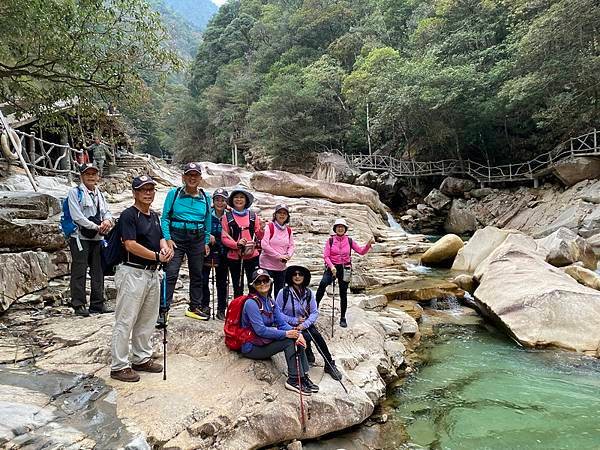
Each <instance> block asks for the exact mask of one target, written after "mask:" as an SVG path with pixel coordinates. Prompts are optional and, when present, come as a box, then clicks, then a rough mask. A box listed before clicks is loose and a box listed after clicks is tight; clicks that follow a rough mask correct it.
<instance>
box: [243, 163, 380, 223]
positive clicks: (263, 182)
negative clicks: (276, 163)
mask: <svg viewBox="0 0 600 450" xmlns="http://www.w3.org/2000/svg"><path fill="white" fill-rule="evenodd" d="M250 182H251V184H252V188H254V189H256V190H257V191H262V192H268V193H270V194H274V195H281V196H285V197H317V198H326V199H328V200H330V201H332V202H335V203H360V204H363V205H367V206H368V207H370V208H371V209H372V210H373V211H376V212H378V213H379V214H381V215H382V217H386V216H387V211H386V209H385V206H384V205H383V203H381V200H379V195H378V194H377V192H376V191H374V190H373V189H369V188H366V187H363V186H352V185H350V184H344V183H327V182H325V181H319V180H314V179H312V178H309V177H305V176H304V175H294V174H291V173H289V172H281V171H278V170H269V171H263V172H255V173H253V174H252V176H251V178H250Z"/></svg>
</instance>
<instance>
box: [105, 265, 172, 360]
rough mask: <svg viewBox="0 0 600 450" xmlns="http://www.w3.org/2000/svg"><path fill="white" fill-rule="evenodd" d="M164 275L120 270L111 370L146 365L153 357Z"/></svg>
mask: <svg viewBox="0 0 600 450" xmlns="http://www.w3.org/2000/svg"><path fill="white" fill-rule="evenodd" d="M161 280H162V272H160V271H159V270H154V271H152V270H144V269H137V268H135V267H130V266H125V265H123V264H121V265H119V266H118V267H117V270H116V273H115V284H116V286H117V305H116V309H115V327H114V329H113V335H112V345H111V354H112V365H111V370H121V369H125V368H127V367H129V366H130V364H129V353H130V351H131V355H132V356H131V363H133V364H143V363H145V362H146V361H148V359H150V357H151V356H152V344H151V338H152V334H153V333H154V326H155V325H156V319H157V318H158V308H159V305H160V283H161Z"/></svg>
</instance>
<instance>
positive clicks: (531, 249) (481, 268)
mask: <svg viewBox="0 0 600 450" xmlns="http://www.w3.org/2000/svg"><path fill="white" fill-rule="evenodd" d="M503 245H510V246H517V247H519V248H521V249H525V250H526V251H527V252H528V254H530V255H534V256H536V257H538V258H540V259H545V258H546V252H545V251H544V249H540V247H539V246H538V244H537V242H536V241H535V239H533V238H532V237H531V236H527V235H526V234H522V233H514V234H509V235H508V236H506V239H504V242H502V244H501V245H499V246H498V247H496V249H494V251H492V253H490V254H489V255H488V257H487V258H485V259H484V260H483V261H481V263H479V264H478V265H477V268H476V269H475V272H474V273H473V277H474V279H475V281H476V282H479V280H481V278H483V276H484V275H485V273H486V272H487V270H488V269H489V265H490V264H491V262H492V261H493V258H494V255H495V252H496V250H498V248H500V247H501V246H503Z"/></svg>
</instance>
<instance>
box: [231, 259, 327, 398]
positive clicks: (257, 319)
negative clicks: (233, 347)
mask: <svg viewBox="0 0 600 450" xmlns="http://www.w3.org/2000/svg"><path fill="white" fill-rule="evenodd" d="M272 281H273V280H272V279H271V277H270V276H269V272H267V271H266V270H264V269H256V270H255V271H254V274H253V275H252V282H251V283H250V287H249V290H250V294H249V295H251V296H253V298H249V299H248V300H246V302H245V303H244V308H243V310H242V321H241V326H242V327H244V328H252V330H253V331H254V333H255V334H256V337H255V338H254V339H253V341H251V342H246V343H244V344H243V345H242V349H241V350H242V356H245V357H246V358H250V359H269V358H270V357H271V356H273V355H275V354H276V353H279V352H281V351H283V352H284V353H285V360H286V362H287V371H288V379H287V381H286V382H285V388H286V389H288V390H290V391H294V392H298V393H299V392H300V390H302V394H303V395H310V394H311V392H318V391H319V386H317V385H316V384H314V383H313V382H312V381H311V380H310V378H309V377H308V370H309V366H308V361H307V360H306V354H305V352H304V349H305V347H306V341H305V340H304V337H303V336H302V333H300V331H298V330H296V329H294V328H292V327H291V326H290V325H288V324H287V322H286V321H285V317H284V316H283V314H281V310H280V309H279V308H278V307H277V306H276V305H275V303H274V302H273V299H272V298H271V297H270V296H269V291H270V290H271V283H272ZM298 370H299V371H300V376H298ZM299 381H300V382H299Z"/></svg>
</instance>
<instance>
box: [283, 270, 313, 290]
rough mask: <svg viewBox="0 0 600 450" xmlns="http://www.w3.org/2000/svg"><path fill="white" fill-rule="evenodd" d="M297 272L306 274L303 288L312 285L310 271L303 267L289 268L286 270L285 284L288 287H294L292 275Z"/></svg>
mask: <svg viewBox="0 0 600 450" xmlns="http://www.w3.org/2000/svg"><path fill="white" fill-rule="evenodd" d="M295 272H301V273H302V274H304V280H303V281H302V286H304V287H306V286H308V285H309V284H310V270H308V269H307V268H306V267H303V266H289V267H288V268H287V269H286V270H285V284H287V285H288V286H292V285H293V284H294V282H293V281H292V276H293V275H292V274H293V273H295Z"/></svg>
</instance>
